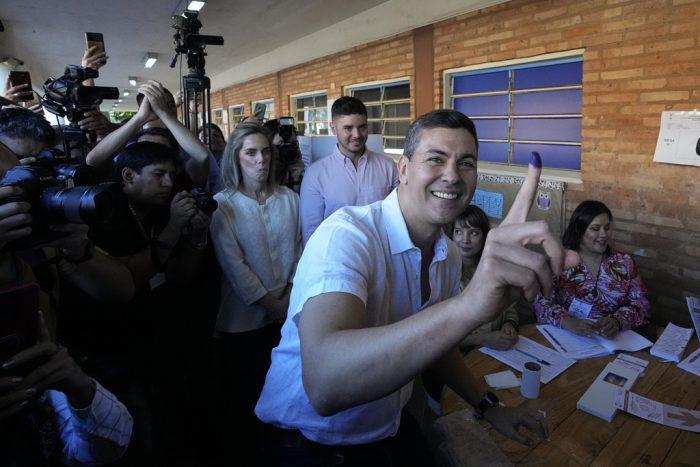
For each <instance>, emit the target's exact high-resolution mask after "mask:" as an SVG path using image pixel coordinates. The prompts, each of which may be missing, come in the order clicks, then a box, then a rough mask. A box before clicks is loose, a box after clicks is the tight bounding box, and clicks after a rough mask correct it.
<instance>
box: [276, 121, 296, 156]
mask: <svg viewBox="0 0 700 467" xmlns="http://www.w3.org/2000/svg"><path fill="white" fill-rule="evenodd" d="M277 134H278V135H280V138H282V141H283V142H282V144H280V145H278V146H277V151H278V152H279V155H280V158H281V159H282V160H283V161H284V162H286V163H287V164H291V163H293V162H294V161H296V160H298V159H300V158H301V151H300V150H299V143H298V142H297V141H296V140H295V141H292V136H294V118H293V117H280V119H279V129H278V130H277Z"/></svg>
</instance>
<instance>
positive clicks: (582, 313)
mask: <svg viewBox="0 0 700 467" xmlns="http://www.w3.org/2000/svg"><path fill="white" fill-rule="evenodd" d="M591 308H593V304H592V303H586V302H584V301H583V300H579V299H578V298H574V301H573V302H571V305H570V306H569V314H570V315H571V316H574V317H576V318H588V315H589V314H590V312H591Z"/></svg>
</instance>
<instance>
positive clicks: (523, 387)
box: [520, 362, 542, 399]
mask: <svg viewBox="0 0 700 467" xmlns="http://www.w3.org/2000/svg"><path fill="white" fill-rule="evenodd" d="M541 372H542V367H541V366H540V364H539V363H535V362H526V363H525V364H524V365H523V377H522V381H521V382H520V394H522V396H523V397H525V398H526V399H537V398H538V397H539V396H540V373H541Z"/></svg>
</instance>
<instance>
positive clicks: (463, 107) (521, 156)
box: [446, 55, 583, 170]
mask: <svg viewBox="0 0 700 467" xmlns="http://www.w3.org/2000/svg"><path fill="white" fill-rule="evenodd" d="M582 71H583V61H582V57H581V56H580V55H576V56H570V57H566V58H558V59H555V60H547V61H531V62H528V63H518V64H514V65H509V66H497V67H491V68H481V69H477V70H473V69H470V70H468V71H454V72H451V73H447V74H446V78H447V79H446V87H447V93H448V97H449V103H451V107H452V108H453V109H455V110H459V111H460V112H462V113H464V114H465V115H468V116H469V117H470V118H471V119H472V120H473V121H474V124H475V125H476V129H477V135H478V136H479V160H481V161H486V162H494V163H499V164H507V165H525V164H527V163H528V161H529V160H530V153H531V152H532V151H538V152H539V153H540V155H541V156H542V163H543V165H544V166H545V167H549V168H553V169H569V170H580V169H581V107H582V86H581V83H582Z"/></svg>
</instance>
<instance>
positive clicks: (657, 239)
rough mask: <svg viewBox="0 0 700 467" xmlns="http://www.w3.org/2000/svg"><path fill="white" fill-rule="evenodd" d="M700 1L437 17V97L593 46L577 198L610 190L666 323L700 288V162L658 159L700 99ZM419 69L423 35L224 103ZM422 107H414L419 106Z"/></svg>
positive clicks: (282, 77)
mask: <svg viewBox="0 0 700 467" xmlns="http://www.w3.org/2000/svg"><path fill="white" fill-rule="evenodd" d="M698 24H700V0H648V1H647V0H569V1H567V2H558V1H554V0H514V1H512V2H509V3H505V4H501V5H497V6H494V7H490V8H487V9H484V10H480V11H477V12H474V13H469V14H465V15H462V16H459V17H456V18H452V19H449V20H446V21H442V22H440V23H436V24H434V25H433V34H434V37H433V43H434V87H433V89H434V105H435V107H436V108H437V107H441V106H442V102H443V95H442V92H443V89H442V71H443V70H445V69H448V68H454V67H459V66H464V65H470V64H478V63H487V62H491V61H499V60H508V59H513V58H520V57H530V56H535V55H539V54H543V53H550V52H558V51H564V50H570V49H577V48H585V53H584V62H583V71H584V76H583V100H584V106H583V148H582V149H583V153H582V167H581V179H582V181H583V183H582V184H570V185H569V189H568V191H567V195H566V199H567V219H568V215H570V213H571V211H572V210H573V208H575V207H576V205H577V204H578V203H579V202H580V201H582V200H584V199H588V198H594V199H599V200H601V201H603V202H605V203H606V204H608V206H609V207H610V208H611V209H612V211H613V214H614V216H615V221H616V222H615V231H614V236H615V239H616V244H617V246H618V247H619V248H621V249H623V250H625V251H628V252H630V253H633V254H634V256H635V259H636V260H637V263H638V265H639V268H640V271H641V273H642V275H643V277H644V279H645V281H646V283H647V285H648V286H649V289H650V291H651V295H652V301H653V313H654V314H655V317H656V318H657V320H658V321H660V322H664V321H666V320H668V319H672V320H674V321H675V322H677V323H682V322H685V323H689V320H688V317H687V311H686V307H685V301H684V294H686V293H692V294H695V295H700V201H699V199H700V197H699V195H700V181H698V178H700V168H697V167H685V166H673V165H668V164H657V163H654V162H652V158H653V153H654V149H655V147H656V138H657V136H658V130H659V120H660V112H661V111H663V110H692V109H695V108H700V47H699V46H700V44H699V42H700V39H699V37H700V36H699V35H698ZM402 76H409V77H411V95H414V89H413V87H414V80H413V76H414V70H413V41H412V33H404V34H401V35H398V36H394V37H391V38H389V39H386V40H382V41H377V42H373V43H370V44H366V45H362V46H359V47H355V48H352V49H349V50H347V51H344V52H342V53H338V54H335V55H332V56H329V57H324V58H321V59H318V60H315V61H312V62H309V63H305V64H303V65H299V66H297V67H293V68H289V69H286V70H282V71H280V72H279V73H277V74H276V75H270V76H266V77H264V78H260V79H256V80H253V81H250V82H247V83H242V84H237V85H235V86H232V87H230V88H227V89H224V90H223V91H222V104H223V105H224V106H228V105H232V104H235V103H241V102H243V103H245V104H246V113H249V111H250V101H251V100H256V99H262V98H267V97H270V96H275V106H276V107H275V108H276V109H277V115H281V114H282V113H287V112H289V94H297V93H300V92H305V91H315V90H320V89H326V90H327V91H328V96H329V98H334V97H338V96H340V95H341V93H342V89H343V86H345V85H348V84H355V83H359V82H367V81H374V80H384V79H390V78H397V77H402ZM411 109H412V115H413V114H414V110H413V109H414V106H413V104H412V107H411Z"/></svg>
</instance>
